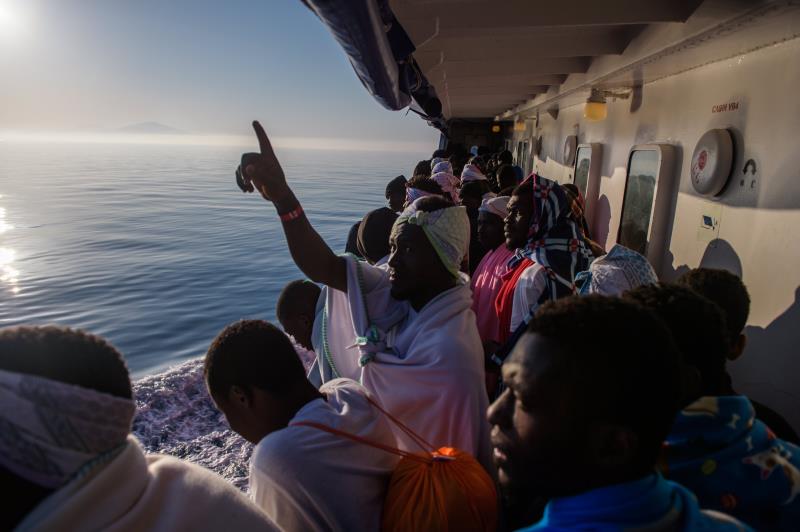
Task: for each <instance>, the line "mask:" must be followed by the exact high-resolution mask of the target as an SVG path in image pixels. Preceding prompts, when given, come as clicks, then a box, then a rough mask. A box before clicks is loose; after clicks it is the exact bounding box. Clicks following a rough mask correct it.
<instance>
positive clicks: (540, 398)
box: [488, 333, 586, 496]
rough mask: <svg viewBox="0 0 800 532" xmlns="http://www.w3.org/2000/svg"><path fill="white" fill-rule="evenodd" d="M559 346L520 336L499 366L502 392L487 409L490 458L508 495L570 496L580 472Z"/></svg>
mask: <svg viewBox="0 0 800 532" xmlns="http://www.w3.org/2000/svg"><path fill="white" fill-rule="evenodd" d="M562 355H563V353H562V351H561V348H560V346H559V345H558V343H557V342H556V341H555V340H553V339H551V338H547V337H543V336H540V335H539V334H537V333H529V334H525V335H523V336H522V338H520V340H519V342H517V345H516V346H515V347H514V350H513V351H512V352H511V355H510V356H509V359H508V361H507V362H506V363H505V364H504V365H503V381H504V383H505V386H506V389H505V390H504V391H503V393H502V395H501V396H500V397H499V398H498V399H497V400H496V401H495V402H494V403H492V405H491V406H490V407H489V411H488V419H489V423H490V424H491V426H492V433H491V437H492V446H493V448H494V449H493V459H494V463H495V465H496V466H497V472H498V480H499V482H500V486H501V487H502V488H503V490H504V491H506V492H507V493H509V492H515V491H519V492H525V493H533V494H535V495H542V496H556V495H559V494H564V493H569V492H570V491H571V487H572V485H573V483H577V482H578V481H577V479H578V478H580V476H581V475H585V474H586V473H584V472H582V470H581V469H582V468H581V463H582V460H583V458H584V456H583V454H584V453H583V452H582V450H581V439H582V430H581V428H580V427H581V423H580V420H579V419H578V418H577V417H576V416H575V412H574V409H573V408H572V403H573V401H572V398H571V397H570V395H571V392H572V391H573V390H572V388H573V387H572V386H570V378H569V368H568V366H567V365H566V364H564V363H563V362H561V361H560V360H559V358H563V356H562Z"/></svg>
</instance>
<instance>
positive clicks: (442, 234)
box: [392, 201, 469, 279]
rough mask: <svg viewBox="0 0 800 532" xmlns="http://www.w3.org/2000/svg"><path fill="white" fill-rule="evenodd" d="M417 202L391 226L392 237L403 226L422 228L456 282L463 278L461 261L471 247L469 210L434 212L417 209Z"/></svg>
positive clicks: (451, 208) (456, 208)
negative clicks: (460, 269)
mask: <svg viewBox="0 0 800 532" xmlns="http://www.w3.org/2000/svg"><path fill="white" fill-rule="evenodd" d="M418 203H419V201H415V202H414V203H412V204H411V205H409V206H408V207H406V210H404V211H403V213H402V214H401V215H400V216H399V217H398V218H397V220H396V221H395V222H394V226H393V227H392V234H393V236H394V235H395V234H396V233H397V231H398V230H399V229H400V227H401V226H403V225H405V224H412V225H416V226H418V227H421V228H422V230H423V231H424V232H425V236H426V237H427V238H428V241H429V242H430V243H431V245H432V246H433V249H435V250H436V254H437V255H438V256H439V259H441V261H442V264H444V266H445V268H447V270H448V271H449V272H450V273H451V274H453V276H454V277H455V278H456V279H461V275H460V271H459V268H460V266H461V260H462V259H463V258H464V256H465V255H466V254H467V250H468V248H469V217H468V216H467V208H466V207H460V206H459V207H446V208H444V209H438V210H435V211H433V212H425V211H420V210H418V209H417V205H418Z"/></svg>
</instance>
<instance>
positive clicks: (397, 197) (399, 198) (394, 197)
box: [386, 188, 406, 212]
mask: <svg viewBox="0 0 800 532" xmlns="http://www.w3.org/2000/svg"><path fill="white" fill-rule="evenodd" d="M386 199H387V200H388V201H389V208H390V209H392V210H393V211H394V212H400V211H402V210H403V205H404V204H405V202H406V189H405V188H395V189H393V190H392V191H391V192H389V195H388V196H387V197H386Z"/></svg>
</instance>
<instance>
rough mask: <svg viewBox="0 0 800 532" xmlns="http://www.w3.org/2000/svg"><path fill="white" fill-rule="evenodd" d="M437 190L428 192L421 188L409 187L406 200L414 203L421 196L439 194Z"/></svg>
mask: <svg viewBox="0 0 800 532" xmlns="http://www.w3.org/2000/svg"><path fill="white" fill-rule="evenodd" d="M438 195H439V194H436V193H435V192H428V191H427V190H422V189H420V188H414V187H408V188H406V202H407V203H414V202H415V201H417V200H418V199H420V198H424V197H425V196H438Z"/></svg>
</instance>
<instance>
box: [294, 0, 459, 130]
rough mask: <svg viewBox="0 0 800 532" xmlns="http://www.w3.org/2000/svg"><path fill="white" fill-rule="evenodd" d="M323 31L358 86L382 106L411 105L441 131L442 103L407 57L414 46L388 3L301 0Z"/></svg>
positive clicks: (395, 107)
mask: <svg viewBox="0 0 800 532" xmlns="http://www.w3.org/2000/svg"><path fill="white" fill-rule="evenodd" d="M302 2H303V3H304V4H305V5H306V6H307V7H308V8H309V9H310V10H311V11H313V12H314V13H315V14H316V15H317V17H319V19H320V20H321V21H322V22H323V23H324V24H325V25H326V26H327V27H328V29H329V30H330V31H331V33H332V34H333V36H334V38H335V39H336V41H337V42H338V43H339V45H340V46H341V47H342V49H343V50H344V51H345V53H346V54H347V57H348V58H349V59H350V64H351V65H352V66H353V70H355V71H356V75H358V78H359V79H360V80H361V83H362V84H363V85H364V87H365V88H366V89H367V91H369V93H370V94H371V95H372V96H373V97H374V98H375V99H376V100H377V101H378V102H379V103H380V104H381V105H383V106H384V107H385V108H387V109H389V110H392V111H398V110H400V109H405V108H406V107H409V106H411V110H413V111H414V112H416V113H418V114H420V115H421V116H422V117H423V118H424V119H425V120H427V121H428V122H429V123H431V125H433V126H435V127H438V128H439V129H442V128H443V126H444V118H443V117H442V105H441V102H440V101H439V99H438V98H437V97H436V91H435V90H434V88H433V86H432V85H431V84H430V83H429V82H428V80H427V79H426V78H425V76H424V75H423V74H422V71H421V70H420V69H419V67H418V66H417V64H416V62H415V61H414V58H413V56H412V54H413V52H414V50H415V49H416V48H415V47H414V43H413V42H412V41H411V39H410V38H409V37H408V34H407V33H406V32H405V30H404V29H403V27H402V26H401V25H400V23H399V22H398V21H397V18H396V17H395V16H394V13H392V10H391V8H390V7H389V4H388V1H387V0H302Z"/></svg>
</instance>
